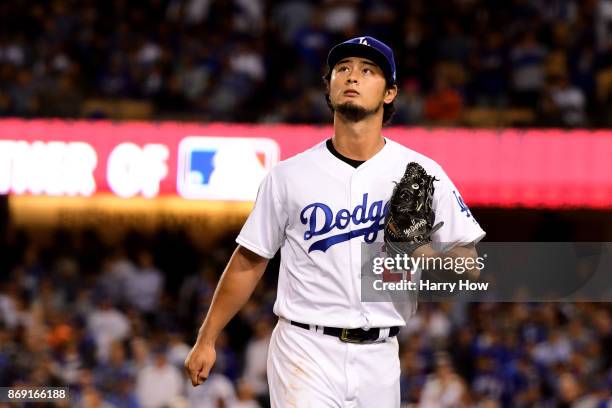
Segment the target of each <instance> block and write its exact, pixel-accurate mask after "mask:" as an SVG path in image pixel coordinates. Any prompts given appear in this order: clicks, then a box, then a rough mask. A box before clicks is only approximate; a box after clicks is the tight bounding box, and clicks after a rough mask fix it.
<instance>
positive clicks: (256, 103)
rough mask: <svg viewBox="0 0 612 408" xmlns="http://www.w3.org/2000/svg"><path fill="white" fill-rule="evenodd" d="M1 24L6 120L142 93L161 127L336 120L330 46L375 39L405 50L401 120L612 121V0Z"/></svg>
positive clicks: (15, 1)
mask: <svg viewBox="0 0 612 408" xmlns="http://www.w3.org/2000/svg"><path fill="white" fill-rule="evenodd" d="M0 21H2V22H3V23H2V24H1V25H0V115H4V116H20V117H40V116H42V117H69V118H71V117H104V116H107V115H108V114H109V113H108V111H105V110H97V109H95V108H88V109H86V107H87V106H92V105H91V104H90V103H88V101H91V100H92V99H106V100H121V99H130V100H141V101H146V102H147V103H148V104H150V105H151V106H152V111H151V112H152V113H151V117H153V118H161V119H163V118H177V119H194V120H202V121H238V122H268V123H269V122H272V123H274V122H286V123H325V122H328V121H329V120H330V113H329V110H328V108H327V106H326V103H325V99H324V98H323V93H324V88H323V85H322V81H321V76H322V75H323V73H324V64H325V58H326V56H327V52H328V51H329V49H330V47H331V46H332V45H334V44H336V43H338V42H340V41H343V40H345V39H347V38H350V37H353V36H357V35H365V34H368V35H373V36H375V37H377V38H379V39H382V40H384V41H386V42H388V43H389V44H390V45H391V46H392V47H393V48H394V49H395V52H396V61H397V65H398V76H399V88H400V94H399V98H398V100H397V102H396V106H397V114H396V117H395V120H394V123H396V124H406V125H411V124H431V125H437V124H441V125H457V124H466V123H468V124H475V125H478V123H487V122H486V120H487V119H486V115H489V116H490V115H491V114H490V113H487V112H491V110H493V111H496V112H508V111H510V112H517V113H516V114H515V115H513V116H512V117H516V118H517V119H516V123H515V122H512V120H511V121H510V122H509V124H513V125H516V124H518V125H520V124H528V125H530V126H537V125H541V126H562V127H595V126H598V127H602V126H603V127H606V126H609V125H610V124H611V123H610V121H612V119H611V118H612V115H611V114H610V113H611V112H612V93H611V92H610V90H611V89H612V0H580V1H578V0H504V1H491V0H412V1H400V0H284V1H270V0H231V1H227V0H151V1H147V2H135V1H128V0H110V1H106V2H99V1H95V0H78V1H77V0H49V1H44V2H28V1H26V0H7V1H3V2H1V3H0ZM94 105H95V104H94ZM483 112H484V113H483ZM483 115H484V116H483ZM499 115H501V114H498V116H499ZM127 116H129V114H127ZM466 121H467V122H466ZM479 121H481V122H479ZM482 121H484V122H482Z"/></svg>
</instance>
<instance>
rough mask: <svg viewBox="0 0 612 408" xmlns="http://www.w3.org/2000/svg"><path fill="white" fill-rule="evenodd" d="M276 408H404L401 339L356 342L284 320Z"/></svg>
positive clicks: (273, 367)
mask: <svg viewBox="0 0 612 408" xmlns="http://www.w3.org/2000/svg"><path fill="white" fill-rule="evenodd" d="M267 370H268V384H269V386H270V401H271V403H272V408H290V407H294V408H332V407H333V408H372V407H376V408H399V406H400V385H399V377H400V363H399V353H398V342H397V337H392V338H387V339H386V340H384V341H382V342H379V343H372V344H354V343H346V342H343V341H340V339H338V338H335V337H332V336H328V335H325V334H323V333H321V332H315V331H310V330H306V329H303V328H300V327H296V326H292V325H291V324H290V323H289V322H288V321H286V320H285V319H280V320H279V322H278V324H277V325H276V327H275V328H274V331H273V332H272V338H271V340H270V349H269V352H268V367H267Z"/></svg>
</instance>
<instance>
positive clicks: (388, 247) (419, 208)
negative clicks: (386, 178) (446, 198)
mask: <svg viewBox="0 0 612 408" xmlns="http://www.w3.org/2000/svg"><path fill="white" fill-rule="evenodd" d="M437 180H438V179H436V178H435V177H434V176H430V175H428V174H427V172H426V171H425V169H423V167H421V165H419V164H418V163H415V162H410V163H408V165H407V166H406V172H405V173H404V176H403V177H402V179H401V180H400V181H399V183H396V185H395V188H394V189H393V193H392V194H391V200H390V201H389V210H388V212H387V215H386V217H385V251H386V252H387V255H388V256H395V255H396V254H407V255H408V256H410V255H412V253H413V252H414V251H415V250H416V249H417V248H418V247H420V246H422V245H425V244H427V243H429V242H431V235H432V234H433V233H434V232H436V231H437V230H438V229H440V227H442V225H443V224H444V223H443V222H439V223H438V224H437V225H436V226H433V223H434V220H435V214H434V211H433V209H432V203H433V195H434V181H437Z"/></svg>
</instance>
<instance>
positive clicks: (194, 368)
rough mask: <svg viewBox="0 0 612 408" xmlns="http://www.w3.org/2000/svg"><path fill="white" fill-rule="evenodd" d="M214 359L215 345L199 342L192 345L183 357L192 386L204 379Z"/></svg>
mask: <svg viewBox="0 0 612 408" xmlns="http://www.w3.org/2000/svg"><path fill="white" fill-rule="evenodd" d="M216 359H217V352H216V351H215V346H213V345H208V344H200V343H196V344H195V346H193V348H192V349H191V351H190V352H189V354H188V355H187V358H186V359H185V370H187V375H188V376H189V378H190V379H191V384H192V385H193V386H194V387H195V386H198V385H200V384H202V383H203V382H204V381H206V379H207V378H208V375H209V373H210V370H211V369H212V367H213V365H214V364H215V360H216Z"/></svg>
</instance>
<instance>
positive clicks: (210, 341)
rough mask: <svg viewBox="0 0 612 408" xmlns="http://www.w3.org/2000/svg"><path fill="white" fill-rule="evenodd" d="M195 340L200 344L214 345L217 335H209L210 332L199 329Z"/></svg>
mask: <svg viewBox="0 0 612 408" xmlns="http://www.w3.org/2000/svg"><path fill="white" fill-rule="evenodd" d="M196 342H197V344H199V345H202V346H210V347H214V346H215V343H216V342H217V337H216V336H212V335H210V333H207V332H205V331H200V332H199V333H198V339H197V341H196Z"/></svg>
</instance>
